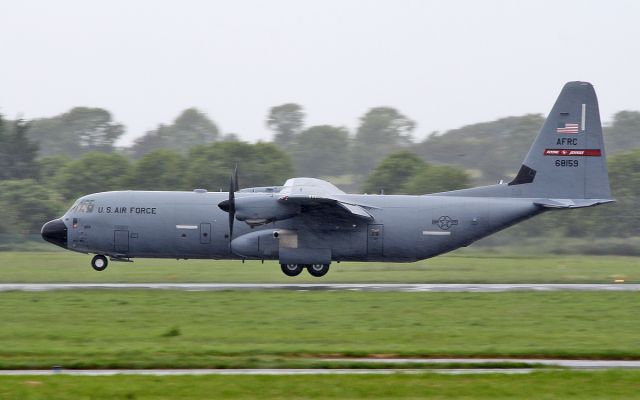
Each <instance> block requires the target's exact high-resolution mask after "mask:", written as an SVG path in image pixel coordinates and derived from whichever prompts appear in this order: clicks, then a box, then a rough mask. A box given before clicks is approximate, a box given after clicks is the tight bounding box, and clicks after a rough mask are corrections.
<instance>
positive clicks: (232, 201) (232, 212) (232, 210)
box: [218, 164, 239, 241]
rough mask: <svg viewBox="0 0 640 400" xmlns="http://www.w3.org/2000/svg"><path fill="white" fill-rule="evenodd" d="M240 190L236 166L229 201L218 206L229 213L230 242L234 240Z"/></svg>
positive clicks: (230, 183)
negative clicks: (237, 194) (237, 195)
mask: <svg viewBox="0 0 640 400" xmlns="http://www.w3.org/2000/svg"><path fill="white" fill-rule="evenodd" d="M238 190H239V185H238V165H237V164H236V167H235V169H234V170H233V174H232V175H231V180H230V181H229V199H228V200H223V201H221V202H220V203H219V204H218V207H220V209H221V210H222V211H226V212H228V213H229V241H231V240H233V222H234V220H235V218H236V194H235V192H237V191H238Z"/></svg>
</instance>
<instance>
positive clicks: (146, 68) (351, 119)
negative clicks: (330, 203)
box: [0, 0, 640, 144]
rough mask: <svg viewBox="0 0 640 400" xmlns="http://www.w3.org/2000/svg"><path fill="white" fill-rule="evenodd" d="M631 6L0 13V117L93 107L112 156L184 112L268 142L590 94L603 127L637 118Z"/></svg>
mask: <svg viewBox="0 0 640 400" xmlns="http://www.w3.org/2000/svg"><path fill="white" fill-rule="evenodd" d="M638 39H640V2H639V1H631V0H630V1H621V0H619V1H615V0H608V1H584V0H582V1H578V0H576V1H560V0H555V1H542V0H532V1H524V0H523V1H498V0H485V1H462V0H460V1H444V0H443V1H426V0H425V1H409V0H403V1H371V0H369V1H364V0H363V1H355V0H354V1H349V0H318V1H300V0H270V1H257V0H256V1H204V0H203V1H195V0H180V1H150V0H149V1H142V0H141V1H122V0H109V1H102V2H98V1H85V0H82V1H67V0H57V1H46V0H42V1H33V0H20V1H18V0H5V1H2V3H0V44H1V48H2V53H3V57H2V58H1V59H0V112H1V113H3V114H4V115H6V116H7V117H8V118H14V117H15V116H17V115H18V114H22V115H23V116H24V117H25V118H29V119H30V118H37V117H44V116H53V115H56V114H60V113H62V112H65V111H67V110H69V109H70V108H71V107H74V106H93V107H103V108H106V109H108V110H109V111H111V112H112V113H113V114H114V116H115V119H116V120H117V121H119V122H122V123H124V124H125V125H126V126H127V134H126V136H125V137H124V138H123V139H122V140H121V141H120V142H121V143H122V144H127V143H130V142H131V141H132V140H133V138H135V137H137V136H140V135H142V134H143V133H144V132H145V131H147V130H149V129H153V128H155V127H156V126H157V124H158V123H169V122H171V121H172V120H173V119H174V118H175V117H176V116H177V115H178V113H179V112H180V111H182V110H184V109H185V108H188V107H192V106H195V107H197V108H199V109H201V110H203V111H204V112H206V113H207V114H208V115H209V117H211V118H212V119H213V120H214V121H215V122H216V123H217V124H218V125H219V126H220V127H221V129H222V131H223V132H225V133H227V132H234V133H238V134H239V135H240V136H241V138H243V139H245V140H251V141H255V140H258V139H261V138H262V139H269V138H270V137H271V133H270V132H269V131H268V130H267V129H266V128H265V126H264V119H265V116H266V113H267V110H268V109H269V108H270V107H271V106H273V105H278V104H282V103H285V102H297V103H299V104H301V105H303V106H304V107H305V109H306V112H307V116H308V118H307V124H308V125H314V124H332V125H341V126H347V127H348V128H350V129H353V128H355V127H356V126H357V124H358V118H359V117H360V116H361V115H362V114H363V113H364V112H366V110H367V109H369V108H371V107H375V106H380V105H389V106H393V107H396V108H398V109H399V110H400V111H401V112H402V113H404V114H405V115H407V116H409V117H410V118H412V119H414V120H415V121H417V122H418V127H417V130H416V137H418V138H422V137H424V136H425V135H426V134H428V133H430V132H432V131H436V130H438V131H441V130H447V129H452V128H457V127H460V126H462V125H465V124H469V123H474V122H481V121H488V120H492V119H495V118H499V117H503V116H509V115H520V114H524V113H531V112H533V113H546V112H548V110H549V109H550V108H551V105H552V103H553V101H554V100H555V97H556V96H557V94H558V92H559V90H560V88H561V87H562V85H563V84H564V82H566V81H569V80H587V81H590V82H592V83H593V84H594V85H595V87H596V91H597V92H598V95H599V99H600V104H601V112H602V116H603V119H604V120H607V119H609V118H610V116H611V114H612V113H614V112H616V111H619V110H623V109H634V110H640V99H639V97H640V79H638V76H637V74H638V72H639V71H640V46H639V45H638Z"/></svg>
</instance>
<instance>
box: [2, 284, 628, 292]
mask: <svg viewBox="0 0 640 400" xmlns="http://www.w3.org/2000/svg"><path fill="white" fill-rule="evenodd" d="M100 289H102V290H104V289H155V290H182V291H224V290H292V291H363V292H477V293H491V292H517V291H535V292H549V291H566V290H568V291H586V292H597V291H605V292H606V291H610V292H638V291H640V284H626V283H623V284H620V283H617V284H616V283H611V284H609V283H600V284H564V283H557V284H556V283H548V284H547V283H540V284H537V283H533V284H529V283H513V284H511V283H501V284H496V283H485V284H466V283H452V284H440V283H429V284H427V283H416V284H413V283H411V284H410V283H298V284H297V283H3V284H0V292H9V291H33V292H38V291H52V290H100Z"/></svg>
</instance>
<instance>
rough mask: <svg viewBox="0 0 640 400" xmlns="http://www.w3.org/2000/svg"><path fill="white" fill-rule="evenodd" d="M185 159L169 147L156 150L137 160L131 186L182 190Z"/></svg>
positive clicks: (183, 187) (144, 188)
mask: <svg viewBox="0 0 640 400" xmlns="http://www.w3.org/2000/svg"><path fill="white" fill-rule="evenodd" d="M185 165H186V162H185V160H184V159H183V158H182V157H181V156H180V155H179V154H178V153H176V152H175V151H173V150H169V149H159V150H154V151H152V152H149V153H147V154H145V155H144V156H143V157H142V158H141V159H139V160H138V161H136V163H135V165H134V167H133V172H132V173H131V175H130V186H131V188H132V189H137V190H181V189H187V188H186V187H185V185H184V183H183V176H184V169H185Z"/></svg>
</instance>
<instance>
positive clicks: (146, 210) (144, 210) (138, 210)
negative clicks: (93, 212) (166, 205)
mask: <svg viewBox="0 0 640 400" xmlns="http://www.w3.org/2000/svg"><path fill="white" fill-rule="evenodd" d="M98 213H104V214H149V215H155V214H157V212H156V207H102V206H99V207H98Z"/></svg>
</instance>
